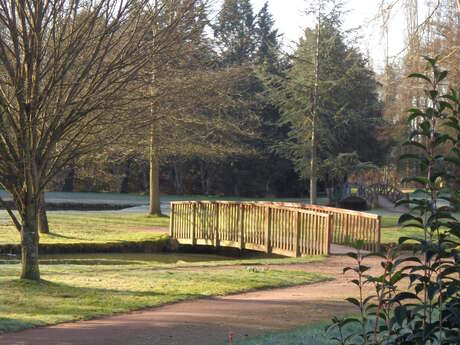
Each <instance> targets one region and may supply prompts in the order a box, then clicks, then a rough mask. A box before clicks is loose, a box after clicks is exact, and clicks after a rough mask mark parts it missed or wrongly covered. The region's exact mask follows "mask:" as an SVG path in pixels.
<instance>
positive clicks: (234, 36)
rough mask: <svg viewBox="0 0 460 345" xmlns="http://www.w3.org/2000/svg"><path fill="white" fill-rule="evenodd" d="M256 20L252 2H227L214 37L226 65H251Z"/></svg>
mask: <svg viewBox="0 0 460 345" xmlns="http://www.w3.org/2000/svg"><path fill="white" fill-rule="evenodd" d="M255 27H256V20H255V17H254V12H253V9H252V5H251V2H250V0H225V1H224V3H223V5H222V8H221V10H220V14H219V16H218V18H217V22H216V23H215V25H214V37H215V38H216V41H217V42H216V43H217V46H218V47H219V49H220V52H221V54H220V56H221V61H222V63H223V64H224V65H242V64H245V63H251V62H252V61H253V55H254V52H255V48H256V42H255Z"/></svg>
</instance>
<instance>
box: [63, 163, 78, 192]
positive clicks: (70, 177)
mask: <svg viewBox="0 0 460 345" xmlns="http://www.w3.org/2000/svg"><path fill="white" fill-rule="evenodd" d="M74 179H75V168H74V166H73V165H72V166H71V167H70V168H69V171H68V173H67V174H66V176H65V178H64V185H63V186H62V191H63V192H73V184H74Z"/></svg>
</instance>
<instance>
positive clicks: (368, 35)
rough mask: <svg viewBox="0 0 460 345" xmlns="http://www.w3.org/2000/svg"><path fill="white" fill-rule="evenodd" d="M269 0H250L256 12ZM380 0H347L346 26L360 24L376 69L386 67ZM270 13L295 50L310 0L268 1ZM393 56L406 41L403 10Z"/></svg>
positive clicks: (393, 29)
mask: <svg viewBox="0 0 460 345" xmlns="http://www.w3.org/2000/svg"><path fill="white" fill-rule="evenodd" d="M220 1H222V0H220ZM266 1H267V0H251V2H252V5H253V8H254V13H257V12H258V11H259V10H260V8H261V7H262V6H263V4H264V3H265V2H266ZM379 2H380V0H345V1H344V3H345V10H346V11H349V12H348V13H347V14H346V17H345V22H344V25H345V29H350V28H356V27H360V26H361V29H360V30H359V35H360V36H362V39H361V40H360V47H361V50H362V52H363V53H364V54H365V55H367V52H368V51H369V53H370V57H371V60H372V61H371V62H372V65H373V66H374V68H375V69H376V70H380V69H381V68H382V66H383V62H384V56H385V49H384V44H383V43H384V40H383V39H382V34H381V29H380V25H381V20H379V19H376V20H373V18H375V17H376V16H377V14H378V4H379ZM268 4H269V9H270V12H271V13H272V14H273V16H274V17H275V20H276V27H277V28H278V30H279V32H280V33H282V34H284V46H285V48H286V49H288V50H289V47H290V48H291V49H292V47H293V46H294V44H293V43H292V42H293V41H298V39H299V37H300V36H302V32H303V29H305V27H306V26H311V20H308V18H306V16H305V15H304V10H305V8H306V7H307V5H308V0H268ZM390 24H391V25H390V34H389V37H390V40H389V42H390V49H389V51H390V56H391V55H395V54H397V53H399V52H400V51H401V50H402V49H403V48H404V43H405V25H406V24H405V20H404V17H403V15H402V13H400V12H399V13H398V11H397V10H396V11H395V12H394V13H393V15H392V21H391V23H390Z"/></svg>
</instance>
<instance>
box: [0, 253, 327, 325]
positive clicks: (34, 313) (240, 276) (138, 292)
mask: <svg viewBox="0 0 460 345" xmlns="http://www.w3.org/2000/svg"><path fill="white" fill-rule="evenodd" d="M43 260H44V261H42V264H41V274H42V279H43V281H41V282H40V283H35V282H23V281H20V280H18V276H19V272H20V265H19V264H3V265H0V331H14V330H20V329H23V328H28V327H33V326H38V325H49V324H55V323H59V322H64V321H72V320H81V319H88V318H94V317H99V316H103V315H111V314H114V313H121V312H127V311H131V310H136V309H141V308H146V307H151V306H158V305H161V304H165V303H171V302H176V301H181V300H187V299H193V298H200V297H204V296H215V295H226V294H232V293H237V292H243V291H249V290H254V289H262V288H269V287H278V286H291V285H298V284H306V283H313V282H318V281H323V280H327V279H329V278H328V277H326V276H323V275H319V274H313V273H307V272H302V271H295V270H286V269H283V270H277V269H276V268H270V267H269V266H265V267H264V268H263V269H262V268H260V269H256V268H251V269H247V268H246V267H228V268H222V267H217V266H218V265H219V264H220V263H222V264H229V263H228V262H229V261H231V260H229V259H228V258H219V257H216V256H209V255H190V254H183V255H180V254H174V255H168V254H155V255H147V254H145V255H139V254H137V255H136V254H132V255H94V256H83V255H80V256H75V255H74V256H70V255H67V256H63V257H60V256H54V257H44V258H43ZM260 260H262V259H256V261H257V262H260ZM240 261H241V260H240ZM237 262H238V260H237ZM249 262H250V261H249ZM200 263H201V265H202V266H206V265H209V266H216V267H209V268H206V269H203V268H194V267H195V266H197V265H199V264H200ZM240 263H241V264H243V261H241V262H240ZM178 266H181V267H187V266H190V269H187V270H184V269H183V268H181V269H180V270H179V269H177V267H178Z"/></svg>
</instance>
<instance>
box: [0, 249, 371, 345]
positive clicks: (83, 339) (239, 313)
mask: <svg viewBox="0 0 460 345" xmlns="http://www.w3.org/2000/svg"><path fill="white" fill-rule="evenodd" d="M352 264H353V262H352V261H351V259H349V258H348V257H345V256H342V255H334V256H330V257H329V258H327V259H326V260H324V261H323V262H316V263H309V264H296V265H284V266H277V268H278V269H280V268H281V269H296V270H305V271H308V272H320V273H323V274H327V275H331V276H334V277H335V278H336V280H334V281H330V282H323V283H316V284H311V285H302V286H297V287H291V288H283V289H273V290H266V291H257V292H250V293H244V294H238V295H233V296H227V297H217V298H206V299H201V300H196V301H190V302H181V303H175V304H170V305H166V306H163V307H158V308H153V309H148V310H143V311H139V312H134V313H130V314H123V315H118V316H114V317H108V318H104V319H97V320H91V321H81V322H75V323H65V324H60V325H56V326H52V327H42V328H36V329H30V330H26V331H22V332H18V333H9V334H4V335H1V336H0V345H176V344H177V345H214V344H216V345H217V344H228V340H227V339H228V334H229V333H234V334H235V337H247V336H255V335H259V334H263V333H266V332H270V331H277V330H286V329H292V328H295V327H298V326H302V325H306V324H313V323H317V322H322V321H328V320H330V319H331V318H332V317H333V316H340V315H346V314H349V313H351V312H355V311H356V310H355V309H354V308H353V307H352V306H351V305H350V304H349V303H347V302H344V298H346V297H349V296H355V295H356V293H357V291H356V289H355V288H354V286H353V285H352V284H350V283H349V282H348V281H349V280H350V279H351V277H352V276H351V275H349V274H347V275H346V276H344V275H343V274H342V269H343V267H344V266H346V265H352ZM367 264H369V265H371V266H372V267H373V270H375V268H376V267H378V261H377V260H375V259H368V262H367Z"/></svg>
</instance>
